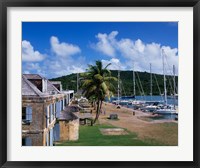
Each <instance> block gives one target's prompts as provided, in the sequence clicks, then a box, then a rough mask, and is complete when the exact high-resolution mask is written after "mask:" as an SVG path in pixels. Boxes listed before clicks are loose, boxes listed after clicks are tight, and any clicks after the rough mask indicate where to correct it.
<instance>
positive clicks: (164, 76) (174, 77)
mask: <svg viewBox="0 0 200 168" xmlns="http://www.w3.org/2000/svg"><path fill="white" fill-rule="evenodd" d="M164 57H165V52H164V50H162V61H163V82H164V104H165V105H167V88H166V74H165V61H164ZM173 83H174V87H173V88H174V90H173V92H174V93H173V96H174V105H175V96H176V76H175V65H173ZM135 86H136V80H135V70H134V64H133V96H136V90H135ZM152 87H153V84H152V64H151V63H150V93H149V94H150V97H151V100H152V95H153V90H152ZM117 96H118V103H119V100H120V70H118V93H117Z"/></svg>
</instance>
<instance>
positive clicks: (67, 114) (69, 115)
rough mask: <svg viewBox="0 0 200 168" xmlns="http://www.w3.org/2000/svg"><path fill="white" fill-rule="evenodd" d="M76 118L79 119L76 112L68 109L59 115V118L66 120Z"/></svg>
mask: <svg viewBox="0 0 200 168" xmlns="http://www.w3.org/2000/svg"><path fill="white" fill-rule="evenodd" d="M76 119H78V117H77V116H76V115H75V114H73V113H72V112H67V111H62V112H61V113H60V117H59V120H64V121H72V120H76Z"/></svg>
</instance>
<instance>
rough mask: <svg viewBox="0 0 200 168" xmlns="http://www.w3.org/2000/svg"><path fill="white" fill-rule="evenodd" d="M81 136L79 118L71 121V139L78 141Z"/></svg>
mask: <svg viewBox="0 0 200 168" xmlns="http://www.w3.org/2000/svg"><path fill="white" fill-rule="evenodd" d="M78 138H79V119H76V120H73V121H70V122H69V140H70V141H76V140H78Z"/></svg>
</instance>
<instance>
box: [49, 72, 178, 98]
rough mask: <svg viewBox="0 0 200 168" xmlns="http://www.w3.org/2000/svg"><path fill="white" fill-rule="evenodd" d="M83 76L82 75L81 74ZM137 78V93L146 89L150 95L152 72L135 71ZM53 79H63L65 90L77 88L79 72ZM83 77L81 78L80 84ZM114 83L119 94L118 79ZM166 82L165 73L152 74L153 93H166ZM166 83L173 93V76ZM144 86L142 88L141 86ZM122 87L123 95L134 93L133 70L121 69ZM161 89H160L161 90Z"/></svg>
mask: <svg viewBox="0 0 200 168" xmlns="http://www.w3.org/2000/svg"><path fill="white" fill-rule="evenodd" d="M111 75H112V76H113V77H116V78H117V76H118V71H117V70H111ZM79 76H81V75H79ZM135 79H136V86H135V88H136V95H141V94H143V93H142V91H144V94H145V95H150V73H148V72H137V71H136V72H135ZM50 80H52V81H61V83H62V86H63V89H64V90H75V92H76V90H77V74H70V75H66V76H61V77H58V78H53V79H50ZM175 81H176V93H177V88H178V87H177V86H178V77H177V76H176V77H175ZM80 82H81V79H79V84H80ZM112 84H113V85H114V88H115V92H114V94H117V84H118V82H117V81H112ZM163 85H164V82H163V75H160V74H152V94H153V95H160V93H161V94H163V93H164V86H163ZM166 85H167V93H168V95H171V94H173V90H174V81H173V76H169V75H167V76H166ZM141 86H142V88H141ZM120 88H121V91H120V92H121V95H123V96H130V95H133V71H120ZM159 89H160V90H159Z"/></svg>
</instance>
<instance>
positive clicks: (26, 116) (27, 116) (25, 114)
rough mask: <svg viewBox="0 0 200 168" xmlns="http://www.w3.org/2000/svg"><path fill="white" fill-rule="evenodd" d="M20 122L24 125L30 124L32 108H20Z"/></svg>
mask: <svg viewBox="0 0 200 168" xmlns="http://www.w3.org/2000/svg"><path fill="white" fill-rule="evenodd" d="M22 121H23V123H24V124H28V123H30V122H32V107H30V106H27V107H22Z"/></svg>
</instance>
